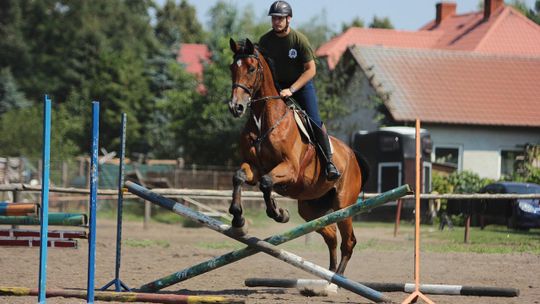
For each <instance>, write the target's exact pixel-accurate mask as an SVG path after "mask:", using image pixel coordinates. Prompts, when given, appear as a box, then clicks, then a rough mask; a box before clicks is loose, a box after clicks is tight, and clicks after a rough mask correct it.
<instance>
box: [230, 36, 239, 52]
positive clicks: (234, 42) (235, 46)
mask: <svg viewBox="0 0 540 304" xmlns="http://www.w3.org/2000/svg"><path fill="white" fill-rule="evenodd" d="M229 45H230V46H231V51H233V53H236V51H238V45H237V44H236V41H234V39H232V37H231V39H230V40H229Z"/></svg>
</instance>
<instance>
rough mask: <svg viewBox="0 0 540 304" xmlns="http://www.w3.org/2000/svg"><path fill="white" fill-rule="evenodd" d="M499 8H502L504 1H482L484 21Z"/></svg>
mask: <svg viewBox="0 0 540 304" xmlns="http://www.w3.org/2000/svg"><path fill="white" fill-rule="evenodd" d="M501 6H504V0H484V20H488V19H489V18H490V17H491V16H492V15H493V13H494V12H495V11H496V10H497V9H498V8H499V7H501Z"/></svg>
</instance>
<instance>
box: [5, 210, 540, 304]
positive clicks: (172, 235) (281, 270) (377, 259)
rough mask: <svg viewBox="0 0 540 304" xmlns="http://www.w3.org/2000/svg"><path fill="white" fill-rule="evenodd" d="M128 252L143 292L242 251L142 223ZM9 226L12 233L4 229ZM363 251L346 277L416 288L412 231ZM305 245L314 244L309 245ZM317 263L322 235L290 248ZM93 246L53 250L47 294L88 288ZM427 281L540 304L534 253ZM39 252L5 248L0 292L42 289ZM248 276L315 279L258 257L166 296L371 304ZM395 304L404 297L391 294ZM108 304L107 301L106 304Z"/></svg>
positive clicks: (436, 258)
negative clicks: (512, 294)
mask: <svg viewBox="0 0 540 304" xmlns="http://www.w3.org/2000/svg"><path fill="white" fill-rule="evenodd" d="M124 224H125V225H124V240H125V243H124V246H123V255H122V269H121V279H122V281H123V282H125V283H126V284H127V285H128V286H130V287H131V288H137V287H139V286H141V285H142V284H144V283H148V282H150V281H153V280H155V279H158V278H160V277H163V276H165V275H169V274H171V273H173V272H175V271H178V270H182V269H184V268H186V267H189V266H190V265H194V264H196V263H199V262H202V261H206V260H208V259H210V258H213V257H215V256H219V255H222V254H224V253H226V252H229V251H231V250H234V249H237V248H240V247H241V245H237V244H238V243H237V242H236V241H233V240H229V239H227V238H226V237H224V236H222V235H220V234H218V233H216V232H214V231H211V230H209V229H205V228H184V227H181V226H180V225H165V224H159V223H152V224H151V227H150V228H149V229H147V230H144V229H143V228H142V223H140V222H125V223H124ZM293 226H294V225H293V224H290V223H289V224H277V223H273V222H272V221H271V220H270V219H268V221H267V223H266V224H265V226H264V227H261V228H254V227H251V228H250V234H252V235H256V236H259V237H266V236H269V235H271V234H275V233H279V232H283V231H285V230H286V229H289V228H292V227H293ZM4 227H5V226H4ZM98 227H99V228H98V231H97V255H96V261H97V263H96V286H97V287H101V286H103V285H105V284H106V283H107V282H109V281H110V280H111V279H113V277H114V263H115V255H114V254H115V237H116V236H115V235H116V227H115V222H114V221H110V220H98ZM355 233H356V235H357V238H358V240H359V245H357V248H359V249H357V250H356V251H355V254H354V255H353V258H352V260H351V262H350V263H349V266H348V268H347V271H346V273H345V274H346V276H347V277H349V278H351V279H354V280H357V281H369V282H401V283H403V282H413V281H414V279H413V247H414V240H413V237H412V235H413V231H412V228H411V227H410V226H409V225H402V228H401V231H400V235H399V236H398V237H397V238H394V237H393V235H392V229H390V228H370V229H358V228H357V229H356V230H355ZM306 240H309V242H308V244H307V245H306ZM374 240H375V241H377V242H379V243H381V242H382V243H384V244H387V245H388V246H387V247H388V248H389V249H388V250H385V251H374V250H373V249H370V248H369V243H370V242H373V241H374ZM282 248H284V249H286V250H289V251H291V252H294V253H296V254H298V255H301V256H303V257H304V258H306V259H308V260H309V261H312V262H314V263H316V264H319V265H321V266H324V267H326V266H327V264H328V257H327V251H326V247H325V246H324V245H323V243H322V239H321V238H320V236H318V235H315V234H314V235H312V236H310V237H309V238H307V239H306V238H304V237H302V238H299V239H297V240H295V241H293V242H290V243H287V244H285V245H283V247H282ZM87 256H88V245H87V243H86V242H85V241H80V242H79V249H50V250H49V259H48V260H49V264H48V277H47V287H48V288H76V289H77V288H78V289H85V287H86V284H87V283H86V276H87V270H86V269H87ZM421 258H422V272H421V282H422V283H431V284H457V285H470V286H471V285H472V286H497V287H515V288H519V289H520V291H521V295H520V296H519V297H517V298H488V297H462V296H452V297H451V296H430V298H431V299H432V300H433V301H435V302H436V303H492V304H498V303H516V304H517V303H520V304H521V303H540V280H539V279H540V256H537V255H533V254H519V253H518V254H474V253H448V254H445V253H422V255H421ZM38 268H39V249H38V248H6V247H4V248H0V270H1V275H0V285H1V286H26V287H32V288H36V287H37V281H38ZM249 277H268V278H315V277H313V276H312V275H310V274H308V273H305V272H303V271H302V270H299V269H296V268H294V267H292V266H290V265H288V264H285V263H284V262H282V261H279V260H276V259H275V258H272V257H269V256H267V255H265V254H262V253H259V254H257V255H254V256H251V257H249V258H247V259H245V260H242V261H239V262H236V263H233V264H230V265H228V266H225V267H223V268H221V269H218V270H215V271H212V272H210V273H207V274H204V275H200V276H198V277H195V278H193V279H191V280H188V281H186V282H183V283H180V284H177V285H173V286H171V287H169V288H167V289H165V290H164V291H168V292H174V293H181V294H190V295H223V296H227V297H234V298H239V299H243V300H245V301H246V303H370V302H369V301H368V300H366V299H364V298H361V297H360V296H358V295H356V294H354V293H351V292H349V291H347V290H344V289H340V290H339V291H338V294H336V295H332V296H328V297H304V296H302V295H300V293H299V292H298V291H297V290H296V289H276V288H266V287H262V288H248V287H245V286H244V280H245V279H246V278H249ZM386 295H387V296H388V297H390V298H391V299H393V300H394V301H396V302H401V301H403V300H404V299H405V298H406V297H407V294H405V293H399V292H394V293H386ZM36 301H37V299H36V298H35V297H1V298H0V303H10V304H17V303H35V302H36ZM48 303H85V301H83V300H77V299H65V298H51V299H49V300H48ZM99 303H105V302H99Z"/></svg>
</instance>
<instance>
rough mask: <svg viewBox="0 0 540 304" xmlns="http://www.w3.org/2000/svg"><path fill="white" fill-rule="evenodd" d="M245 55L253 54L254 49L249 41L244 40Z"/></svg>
mask: <svg viewBox="0 0 540 304" xmlns="http://www.w3.org/2000/svg"><path fill="white" fill-rule="evenodd" d="M245 48H246V53H247V54H254V53H255V47H254V46H253V43H252V42H251V40H249V39H247V38H246V47H245Z"/></svg>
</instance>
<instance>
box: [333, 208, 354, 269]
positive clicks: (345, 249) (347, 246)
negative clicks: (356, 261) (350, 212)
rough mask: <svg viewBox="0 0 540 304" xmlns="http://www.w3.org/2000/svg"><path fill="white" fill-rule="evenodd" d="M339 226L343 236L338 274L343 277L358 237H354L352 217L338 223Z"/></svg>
mask: <svg viewBox="0 0 540 304" xmlns="http://www.w3.org/2000/svg"><path fill="white" fill-rule="evenodd" d="M337 225H338V228H339V232H340V234H341V247H340V249H341V261H340V262H339V266H338V268H337V271H336V273H338V274H341V275H342V274H343V273H344V272H345V268H346V267H347V263H349V260H350V259H351V256H352V253H353V249H354V246H356V237H355V236H354V230H353V225H352V218H351V217H349V218H347V219H345V220H343V221H341V222H339V223H337Z"/></svg>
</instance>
